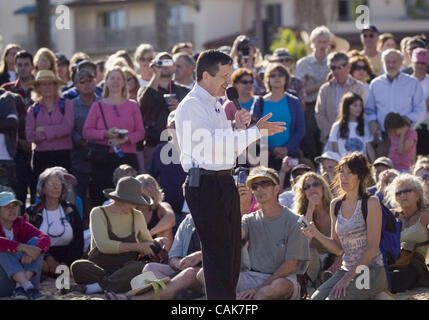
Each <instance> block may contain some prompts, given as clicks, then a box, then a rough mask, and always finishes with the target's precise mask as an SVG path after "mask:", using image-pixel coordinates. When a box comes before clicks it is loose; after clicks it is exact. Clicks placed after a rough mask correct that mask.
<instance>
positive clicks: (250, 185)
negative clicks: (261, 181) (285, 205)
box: [246, 174, 278, 188]
mask: <svg viewBox="0 0 429 320" xmlns="http://www.w3.org/2000/svg"><path fill="white" fill-rule="evenodd" d="M256 178H265V179H268V180H270V181H272V182H273V183H274V184H275V185H278V182H277V181H275V180H274V179H273V178H271V177H267V176H265V175H263V174H256V175H254V176H251V177H250V179H247V181H246V185H247V187H248V188H251V187H252V182H253V180H255V179H256Z"/></svg>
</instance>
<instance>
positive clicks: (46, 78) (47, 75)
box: [26, 70, 66, 88]
mask: <svg viewBox="0 0 429 320" xmlns="http://www.w3.org/2000/svg"><path fill="white" fill-rule="evenodd" d="M42 82H55V83H56V84H57V85H65V84H66V82H65V81H63V80H61V79H59V78H58V77H57V76H56V75H55V74H54V73H53V72H52V71H51V70H40V71H39V72H37V74H36V78H35V79H34V80H32V81H29V82H28V84H26V86H27V87H30V88H34V87H35V86H36V85H38V84H40V83H42Z"/></svg>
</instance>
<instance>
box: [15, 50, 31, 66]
mask: <svg viewBox="0 0 429 320" xmlns="http://www.w3.org/2000/svg"><path fill="white" fill-rule="evenodd" d="M18 59H30V62H31V65H33V55H32V54H31V53H30V52H28V51H25V50H21V51H19V52H18V53H17V54H16V56H15V64H16V62H17V61H18Z"/></svg>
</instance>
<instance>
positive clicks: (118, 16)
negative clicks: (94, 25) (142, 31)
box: [98, 10, 126, 30]
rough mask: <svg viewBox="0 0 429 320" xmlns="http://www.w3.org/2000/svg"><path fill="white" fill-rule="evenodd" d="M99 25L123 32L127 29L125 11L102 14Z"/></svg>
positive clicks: (99, 17)
mask: <svg viewBox="0 0 429 320" xmlns="http://www.w3.org/2000/svg"><path fill="white" fill-rule="evenodd" d="M98 25H99V26H100V27H103V28H107V29H112V30H123V29H125V28H126V14H125V10H115V11H106V12H102V13H100V14H99V16H98Z"/></svg>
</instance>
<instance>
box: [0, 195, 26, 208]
mask: <svg viewBox="0 0 429 320" xmlns="http://www.w3.org/2000/svg"><path fill="white" fill-rule="evenodd" d="M12 202H15V203H17V204H19V205H20V206H22V202H21V201H19V200H17V199H16V198H15V195H14V194H13V193H12V192H7V191H4V192H0V207H6V206H7V205H9V204H10V203H12Z"/></svg>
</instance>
